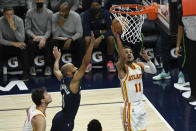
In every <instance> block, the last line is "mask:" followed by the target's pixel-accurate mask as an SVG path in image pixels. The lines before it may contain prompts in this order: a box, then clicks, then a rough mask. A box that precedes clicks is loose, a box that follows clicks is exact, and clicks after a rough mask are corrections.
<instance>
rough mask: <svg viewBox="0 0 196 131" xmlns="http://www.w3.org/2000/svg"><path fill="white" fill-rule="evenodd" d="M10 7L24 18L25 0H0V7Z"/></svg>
mask: <svg viewBox="0 0 196 131" xmlns="http://www.w3.org/2000/svg"><path fill="white" fill-rule="evenodd" d="M6 7H12V8H13V9H14V14H15V15H17V16H19V17H20V18H22V19H23V20H24V19H25V13H26V11H27V9H26V6H25V0H0V9H3V8H6Z"/></svg>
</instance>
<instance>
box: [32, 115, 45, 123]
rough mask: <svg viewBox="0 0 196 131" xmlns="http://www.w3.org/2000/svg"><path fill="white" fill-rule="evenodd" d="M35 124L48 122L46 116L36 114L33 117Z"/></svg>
mask: <svg viewBox="0 0 196 131" xmlns="http://www.w3.org/2000/svg"><path fill="white" fill-rule="evenodd" d="M31 121H32V122H33V123H39V122H44V121H46V119H45V116H44V115H43V114H36V115H34V116H33V117H32V120H31Z"/></svg>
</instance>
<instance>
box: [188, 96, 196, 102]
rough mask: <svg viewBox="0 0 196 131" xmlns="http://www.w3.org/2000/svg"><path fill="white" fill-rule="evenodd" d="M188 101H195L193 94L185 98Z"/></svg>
mask: <svg viewBox="0 0 196 131" xmlns="http://www.w3.org/2000/svg"><path fill="white" fill-rule="evenodd" d="M187 101H188V102H194V101H196V97H195V96H190V97H189V98H187Z"/></svg>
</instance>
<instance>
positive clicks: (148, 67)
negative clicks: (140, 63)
mask: <svg viewBox="0 0 196 131" xmlns="http://www.w3.org/2000/svg"><path fill="white" fill-rule="evenodd" d="M144 71H145V72H146V73H150V74H155V73H156V72H157V69H156V67H155V65H154V64H153V63H152V62H151V61H149V62H147V65H145V66H144Z"/></svg>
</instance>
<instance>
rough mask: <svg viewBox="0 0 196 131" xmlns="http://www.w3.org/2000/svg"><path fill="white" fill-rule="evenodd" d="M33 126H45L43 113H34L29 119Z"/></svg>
mask: <svg viewBox="0 0 196 131" xmlns="http://www.w3.org/2000/svg"><path fill="white" fill-rule="evenodd" d="M31 123H32V126H33V128H36V129H37V128H38V129H40V128H44V127H45V126H46V119H45V117H44V116H43V115H41V114H40V115H36V116H34V117H33V118H32V120H31Z"/></svg>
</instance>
